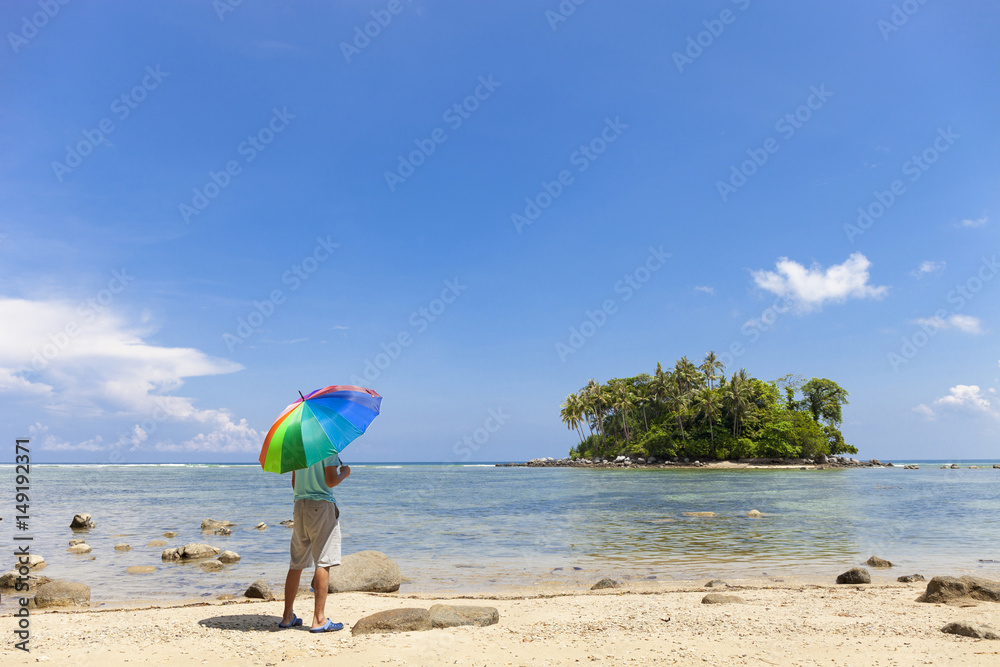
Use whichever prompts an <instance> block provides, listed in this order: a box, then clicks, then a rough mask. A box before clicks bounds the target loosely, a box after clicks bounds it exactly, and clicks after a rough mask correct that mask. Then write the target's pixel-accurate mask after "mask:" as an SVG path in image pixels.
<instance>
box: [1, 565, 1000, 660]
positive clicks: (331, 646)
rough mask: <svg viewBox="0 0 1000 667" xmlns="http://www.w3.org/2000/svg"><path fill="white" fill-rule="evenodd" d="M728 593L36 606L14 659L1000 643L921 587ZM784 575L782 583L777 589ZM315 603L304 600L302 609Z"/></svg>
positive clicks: (799, 650) (999, 619)
mask: <svg viewBox="0 0 1000 667" xmlns="http://www.w3.org/2000/svg"><path fill="white" fill-rule="evenodd" d="M730 583H740V584H746V585H744V586H734V587H733V588H730V589H728V590H723V591H719V592H723V593H727V594H735V595H740V596H741V597H743V598H745V599H746V601H747V604H742V605H740V604H728V605H704V604H701V599H702V597H703V596H704V595H705V594H706V593H707V592H715V590H714V589H705V588H699V587H697V585H696V584H693V583H689V584H687V585H685V584H679V583H677V582H673V583H670V584H652V583H649V584H646V585H636V586H631V585H630V588H628V589H610V590H604V591H594V592H592V593H591V592H587V593H580V592H576V593H570V594H565V595H546V596H545V597H530V598H503V597H493V598H481V599H475V600H470V599H457V600H449V599H442V598H433V597H423V596H397V595H375V594H363V593H349V594H340V595H333V596H330V599H329V602H328V605H327V611H328V613H329V615H330V616H331V617H332V618H333V620H335V621H338V620H339V621H343V622H344V623H345V624H347V625H350V624H352V623H354V622H356V621H357V620H358V619H360V618H362V617H364V616H367V615H368V614H372V613H374V612H376V611H382V610H386V609H394V608H401V607H423V608H428V607H430V606H431V605H432V604H436V603H439V602H443V603H453V604H476V605H489V606H494V607H497V609H499V611H500V622H499V624H497V625H493V626H489V627H485V628H468V627H466V628H450V629H445V630H430V631H427V632H412V633H402V634H392V635H365V636H358V637H354V636H352V635H351V634H350V631H349V630H348V629H345V630H343V631H341V632H337V633H329V634H310V633H308V632H305V631H303V630H301V629H300V630H278V629H277V628H276V627H275V626H276V625H277V623H278V621H279V615H280V613H281V602H278V601H274V602H260V601H246V600H239V601H236V602H229V603H210V604H205V603H202V604H200V605H197V606H186V607H174V608H153V609H143V610H111V611H94V610H89V611H68V612H36V613H35V614H33V615H32V617H31V632H32V639H31V647H32V651H31V653H30V654H25V653H23V652H22V651H18V650H15V649H14V648H13V643H12V641H11V640H10V639H9V637H11V636H12V635H10V634H7V630H6V628H7V627H12V626H13V625H14V620H15V619H13V618H12V617H10V616H6V617H3V618H2V619H0V624H2V625H4V626H5V630H4V633H5V634H6V635H7V637H8V639H7V640H6V641H5V644H4V647H3V650H2V651H0V663H2V664H4V665H18V664H38V662H42V663H48V664H53V665H125V664H129V665H131V664H168V663H169V664H173V665H189V664H193V665H198V664H208V665H279V664H283V665H338V666H339V665H380V664H390V665H401V664H407V665H445V664H447V665H453V664H457V665H580V664H601V665H612V664H616V665H617V664H622V665H633V664H643V665H653V664H657V665H659V664H680V665H704V664H708V665H819V664H822V665H921V664H938V665H940V664H952V665H991V666H994V667H995V666H996V665H998V664H1000V641H987V640H976V639H969V638H965V637H958V636H955V635H947V634H943V633H942V632H941V631H940V629H941V627H943V626H944V625H945V624H947V623H949V622H951V621H955V620H967V621H971V622H974V623H977V624H990V625H992V626H994V627H995V628H1000V604H996V603H987V602H982V603H978V604H976V605H975V606H969V607H950V606H945V605H935V604H924V603H918V602H916V601H915V600H916V598H917V597H918V595H919V594H920V593H922V592H923V590H924V588H925V585H924V584H909V585H907V584H891V585H872V586H835V585H822V586H814V585H803V584H773V583H770V582H766V581H760V580H758V581H740V582H730ZM776 585H780V586H785V587H784V588H774V587H772V586H776ZM311 607H312V600H311V596H309V595H301V596H300V599H299V600H297V601H296V611H297V613H298V614H299V616H304V615H307V614H308V613H310V612H311Z"/></svg>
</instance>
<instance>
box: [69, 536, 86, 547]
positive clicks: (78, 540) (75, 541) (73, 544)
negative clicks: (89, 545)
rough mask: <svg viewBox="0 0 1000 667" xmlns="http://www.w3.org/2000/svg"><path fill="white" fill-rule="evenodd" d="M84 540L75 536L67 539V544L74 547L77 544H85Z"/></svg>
mask: <svg viewBox="0 0 1000 667" xmlns="http://www.w3.org/2000/svg"><path fill="white" fill-rule="evenodd" d="M86 542H87V540H81V539H80V538H77V539H75V540H70V541H69V545H70V546H71V547H75V546H76V545H78V544H85V543H86Z"/></svg>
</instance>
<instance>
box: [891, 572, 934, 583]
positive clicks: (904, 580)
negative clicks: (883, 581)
mask: <svg viewBox="0 0 1000 667" xmlns="http://www.w3.org/2000/svg"><path fill="white" fill-rule="evenodd" d="M896 581H898V582H900V583H904V584H912V583H913V582H915V581H927V580H926V579H924V577H923V575H920V574H907V575H906V576H903V577H899V578H898V579H896Z"/></svg>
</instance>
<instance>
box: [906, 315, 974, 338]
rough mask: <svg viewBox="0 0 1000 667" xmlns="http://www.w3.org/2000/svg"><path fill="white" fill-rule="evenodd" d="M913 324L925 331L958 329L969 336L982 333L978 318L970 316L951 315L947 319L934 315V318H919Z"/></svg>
mask: <svg viewBox="0 0 1000 667" xmlns="http://www.w3.org/2000/svg"><path fill="white" fill-rule="evenodd" d="M913 323H914V324H918V325H920V326H922V327H924V328H925V329H932V330H934V331H941V330H944V329H958V330H959V331H962V332H965V333H969V334H981V333H983V326H982V322H981V321H980V319H979V318H978V317H973V316H972V315H952V316H951V317H949V318H947V319H945V318H943V317H939V316H937V315H935V316H934V317H921V318H918V319H915V320H913Z"/></svg>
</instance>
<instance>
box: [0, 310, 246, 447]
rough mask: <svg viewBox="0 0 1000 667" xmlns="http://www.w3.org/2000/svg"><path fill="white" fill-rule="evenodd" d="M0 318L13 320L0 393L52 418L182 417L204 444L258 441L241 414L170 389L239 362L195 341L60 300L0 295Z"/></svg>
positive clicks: (136, 433)
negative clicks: (176, 343)
mask: <svg viewBox="0 0 1000 667" xmlns="http://www.w3.org/2000/svg"><path fill="white" fill-rule="evenodd" d="M0 321H3V322H17V323H18V325H17V326H13V327H7V328H6V330H5V332H4V337H3V338H2V339H0V393H4V394H7V395H8V396H12V397H14V398H20V399H24V400H26V401H27V402H28V404H31V405H40V406H43V407H44V408H45V410H46V411H48V412H49V413H50V414H52V415H54V416H57V417H58V416H65V417H72V418H74V419H79V418H81V417H83V418H88V419H92V418H104V419H106V420H111V419H118V420H120V419H121V418H127V419H129V420H130V421H135V422H139V423H142V424H146V423H147V422H149V423H152V424H157V423H164V422H174V423H180V424H186V425H188V427H194V428H196V429H198V431H199V433H198V435H195V436H194V437H193V438H192V439H191V440H190V441H189V442H191V443H194V444H195V445H203V446H204V450H205V451H235V450H234V449H232V448H233V447H235V446H237V444H236V443H240V444H239V445H238V446H241V447H244V448H246V449H252V447H251V446H250V445H249V442H250V441H251V440H256V441H257V443H255V444H259V439H258V438H257V436H258V435H259V434H258V433H257V432H256V431H255V430H254V429H252V428H250V427H249V426H247V424H246V421H245V420H242V419H241V420H239V421H238V422H234V421H233V419H232V417H231V415H230V414H229V412H228V411H226V410H225V409H201V408H198V407H196V406H195V405H194V400H193V399H191V398H186V397H183V396H177V395H173V394H172V393H171V392H173V391H175V390H177V389H178V388H179V387H181V386H182V385H183V383H184V380H185V379H186V378H190V377H203V376H210V375H219V374H225V373H233V372H235V371H238V370H240V369H241V368H242V367H241V366H240V365H239V364H236V363H234V362H232V361H228V360H225V359H217V358H213V357H210V356H208V355H206V354H205V353H203V352H201V351H200V350H196V349H193V348H184V347H161V346H158V345H154V344H151V343H149V342H147V340H146V339H147V338H148V337H149V336H150V335H151V334H152V333H153V329H152V328H151V327H150V326H149V325H148V324H145V325H144V326H143V327H138V326H136V325H133V324H130V323H129V322H127V321H125V319H124V318H123V317H121V316H120V315H118V314H116V313H114V312H113V311H111V310H109V309H104V311H103V312H100V313H96V312H95V311H93V310H92V309H90V310H88V309H81V308H79V307H77V306H76V305H74V304H71V303H67V302H63V301H31V300H25V299H10V298H5V297H0ZM39 428H41V427H40V426H39ZM39 433H40V434H41V433H42V432H41V431H39ZM140 434H141V436H143V437H140ZM148 435H150V434H147V433H146V432H145V431H144V430H143V429H142V428H137V429H130V433H129V436H128V437H127V438H119V440H118V442H115V443H107V444H106V445H102V443H101V440H100V438H95V439H93V440H88V441H85V442H83V443H79V444H75V445H73V444H70V443H68V442H60V441H59V440H58V439H57V438H55V436H52V435H51V434H46V435H45V441H44V443H45V444H44V446H45V447H46V448H49V449H58V450H68V449H88V450H94V449H101V448H104V447H107V446H112V447H114V446H123V445H125V444H130V445H131V446H132V447H136V446H138V445H140V444H142V443H143V442H145V440H146V437H147V436H148ZM213 447H219V448H220V449H218V450H213V449H211V448H213ZM192 449H194V447H192Z"/></svg>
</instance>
